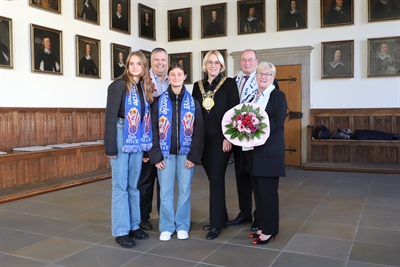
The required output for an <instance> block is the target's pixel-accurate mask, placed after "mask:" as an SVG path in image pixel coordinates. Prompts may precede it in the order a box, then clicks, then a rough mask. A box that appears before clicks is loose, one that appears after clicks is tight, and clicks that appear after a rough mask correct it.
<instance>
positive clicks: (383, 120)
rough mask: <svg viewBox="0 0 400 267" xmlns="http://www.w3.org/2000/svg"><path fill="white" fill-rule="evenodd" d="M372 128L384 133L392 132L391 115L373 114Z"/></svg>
mask: <svg viewBox="0 0 400 267" xmlns="http://www.w3.org/2000/svg"><path fill="white" fill-rule="evenodd" d="M374 119H375V120H374V129H372V130H377V131H382V132H385V133H391V132H392V117H391V116H375V117H374Z"/></svg>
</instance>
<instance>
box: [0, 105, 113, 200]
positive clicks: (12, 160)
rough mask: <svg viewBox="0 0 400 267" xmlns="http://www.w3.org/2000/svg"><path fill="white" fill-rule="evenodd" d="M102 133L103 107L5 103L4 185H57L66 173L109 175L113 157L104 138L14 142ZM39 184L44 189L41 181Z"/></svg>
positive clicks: (0, 113)
mask: <svg viewBox="0 0 400 267" xmlns="http://www.w3.org/2000/svg"><path fill="white" fill-rule="evenodd" d="M103 136H104V109H90V108H0V151H6V152H7V154H5V155H0V190H2V189H6V190H8V189H11V188H17V189H18V188H21V187H24V186H27V185H29V186H31V185H35V184H38V185H42V184H43V187H46V186H49V182H51V183H52V184H51V186H52V187H54V184H59V185H60V186H64V185H65V183H64V182H63V178H65V179H67V178H68V179H70V178H73V177H78V176H79V177H80V176H82V175H83V176H82V177H83V178H82V179H86V180H88V179H90V180H94V179H96V177H101V179H104V178H105V177H107V175H108V173H110V172H109V171H110V163H109V160H108V159H107V157H106V155H105V153H104V145H103V144H94V145H85V146H77V147H70V148H54V149H51V150H43V151H37V152H20V151H12V149H13V148H15V147H26V146H46V145H51V144H61V143H74V142H89V141H96V140H102V139H103ZM110 176H111V174H109V175H108V177H110ZM63 183H64V184H63ZM75 184H76V181H75ZM37 189H38V190H43V188H42V187H41V186H38V187H37ZM0 192H1V191H0ZM0 202H1V198H0Z"/></svg>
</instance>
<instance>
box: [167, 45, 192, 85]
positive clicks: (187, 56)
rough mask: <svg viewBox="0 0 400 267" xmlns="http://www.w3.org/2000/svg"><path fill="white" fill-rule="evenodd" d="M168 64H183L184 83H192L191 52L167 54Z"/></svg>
mask: <svg viewBox="0 0 400 267" xmlns="http://www.w3.org/2000/svg"><path fill="white" fill-rule="evenodd" d="M168 61H169V64H172V63H174V62H175V63H178V64H181V65H182V66H183V69H184V70H185V72H186V79H185V82H184V83H185V84H191V83H192V53H191V52H190V53H176V54H168Z"/></svg>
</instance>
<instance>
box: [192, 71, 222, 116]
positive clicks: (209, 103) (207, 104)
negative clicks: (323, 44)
mask: <svg viewBox="0 0 400 267" xmlns="http://www.w3.org/2000/svg"><path fill="white" fill-rule="evenodd" d="M225 80H226V77H223V78H222V79H221V81H219V83H218V84H217V86H216V87H215V89H214V90H210V91H208V92H207V93H206V91H205V90H204V86H203V81H202V80H199V81H198V83H199V88H200V92H201V96H202V97H203V102H202V103H201V104H202V105H203V107H204V108H205V109H206V110H207V111H208V112H210V110H211V109H212V108H213V107H214V104H215V102H214V95H215V93H217V91H218V89H219V88H220V87H221V85H222V84H223V83H224V82H225Z"/></svg>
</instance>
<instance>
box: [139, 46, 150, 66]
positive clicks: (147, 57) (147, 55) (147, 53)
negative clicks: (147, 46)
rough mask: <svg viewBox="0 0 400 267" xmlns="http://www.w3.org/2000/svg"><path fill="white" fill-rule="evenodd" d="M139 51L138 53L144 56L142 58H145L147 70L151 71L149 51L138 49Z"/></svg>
mask: <svg viewBox="0 0 400 267" xmlns="http://www.w3.org/2000/svg"><path fill="white" fill-rule="evenodd" d="M139 51H140V52H142V53H143V54H144V56H145V57H146V59H147V65H149V69H151V64H150V63H151V62H150V59H151V52H150V51H146V50H142V49H139Z"/></svg>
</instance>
